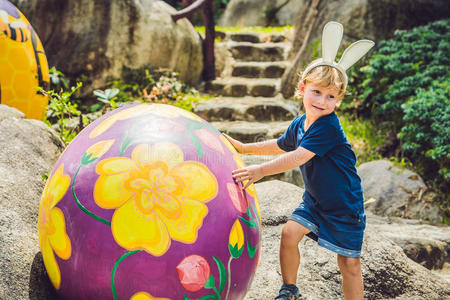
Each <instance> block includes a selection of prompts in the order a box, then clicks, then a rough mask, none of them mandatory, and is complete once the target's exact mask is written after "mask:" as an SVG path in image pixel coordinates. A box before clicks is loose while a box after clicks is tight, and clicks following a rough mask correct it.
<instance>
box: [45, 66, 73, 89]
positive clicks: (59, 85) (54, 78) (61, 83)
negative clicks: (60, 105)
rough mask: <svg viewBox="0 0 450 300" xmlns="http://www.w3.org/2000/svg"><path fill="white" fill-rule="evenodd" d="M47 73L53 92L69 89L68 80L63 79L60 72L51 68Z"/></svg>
mask: <svg viewBox="0 0 450 300" xmlns="http://www.w3.org/2000/svg"><path fill="white" fill-rule="evenodd" d="M48 71H49V75H50V82H51V84H52V86H54V90H57V91H60V90H61V89H65V90H67V89H69V80H67V79H66V78H65V77H64V74H63V73H62V72H61V71H58V70H56V68H55V67H54V66H53V67H52V68H51V69H50V70H48Z"/></svg>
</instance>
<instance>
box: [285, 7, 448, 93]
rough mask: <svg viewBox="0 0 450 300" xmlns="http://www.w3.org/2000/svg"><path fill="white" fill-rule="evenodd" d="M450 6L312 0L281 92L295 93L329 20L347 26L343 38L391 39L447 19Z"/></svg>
mask: <svg viewBox="0 0 450 300" xmlns="http://www.w3.org/2000/svg"><path fill="white" fill-rule="evenodd" d="M449 15H450V6H449V5H448V1H445V0H420V1H409V0H312V1H307V2H305V5H303V7H302V9H301V10H300V12H299V13H298V18H297V21H296V23H295V32H294V42H293V48H292V51H291V60H293V63H292V64H291V68H289V69H288V70H287V71H286V73H285V74H284V78H283V82H282V93H283V96H284V97H285V98H290V97H291V96H293V95H294V92H295V87H296V83H297V81H298V73H299V70H301V69H304V68H305V66H306V64H307V63H309V60H310V58H311V55H312V50H313V49H314V47H311V45H312V44H313V43H314V42H315V41H316V40H317V39H319V38H320V37H321V34H322V30H323V26H324V25H325V24H326V23H327V22H329V21H332V20H333V21H338V22H340V23H342V24H343V25H344V41H343V44H346V43H347V42H349V41H355V40H357V39H371V40H374V41H375V42H378V41H379V40H381V39H389V38H391V37H392V36H393V34H394V31H395V30H398V29H411V28H413V27H416V26H421V25H425V24H427V23H429V22H432V21H436V20H440V19H444V18H448V16H449Z"/></svg>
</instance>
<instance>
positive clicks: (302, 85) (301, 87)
mask: <svg viewBox="0 0 450 300" xmlns="http://www.w3.org/2000/svg"><path fill="white" fill-rule="evenodd" d="M297 87H298V93H299V94H300V95H301V96H303V94H304V93H305V82H304V81H303V80H300V81H299V82H298V86H297Z"/></svg>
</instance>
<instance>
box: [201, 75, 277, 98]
mask: <svg viewBox="0 0 450 300" xmlns="http://www.w3.org/2000/svg"><path fill="white" fill-rule="evenodd" d="M280 84H281V80H280V79H267V78H257V79H254V78H245V77H229V78H223V79H216V80H213V81H210V82H207V83H206V85H205V90H206V91H207V92H208V93H210V94H211V95H214V96H231V97H243V96H246V95H250V96H254V97H274V96H275V95H276V94H278V92H279V90H280Z"/></svg>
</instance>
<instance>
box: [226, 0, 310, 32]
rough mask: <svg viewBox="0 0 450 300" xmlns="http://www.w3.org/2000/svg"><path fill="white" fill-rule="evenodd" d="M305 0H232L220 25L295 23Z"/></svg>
mask: <svg viewBox="0 0 450 300" xmlns="http://www.w3.org/2000/svg"><path fill="white" fill-rule="evenodd" d="M304 2H305V0H276V1H273V0H231V1H230V2H229V3H228V5H227V8H226V9H225V12H224V13H223V15H222V17H221V18H220V20H219V25H220V26H231V27H232V26H268V25H293V24H294V23H295V20H296V19H297V16H298V12H299V11H300V9H301V8H302V7H303V4H304Z"/></svg>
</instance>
